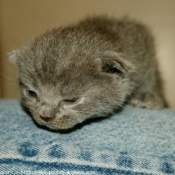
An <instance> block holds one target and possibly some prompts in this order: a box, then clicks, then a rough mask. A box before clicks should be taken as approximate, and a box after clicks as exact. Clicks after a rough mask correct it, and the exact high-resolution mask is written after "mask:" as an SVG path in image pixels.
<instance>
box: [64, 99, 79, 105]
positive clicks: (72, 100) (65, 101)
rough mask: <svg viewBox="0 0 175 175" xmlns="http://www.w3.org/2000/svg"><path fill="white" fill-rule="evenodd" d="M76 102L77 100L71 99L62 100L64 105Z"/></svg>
mask: <svg viewBox="0 0 175 175" xmlns="http://www.w3.org/2000/svg"><path fill="white" fill-rule="evenodd" d="M78 100H79V98H72V99H65V100H63V102H64V103H65V104H68V105H69V104H70V105H71V104H75V103H76V102H78Z"/></svg>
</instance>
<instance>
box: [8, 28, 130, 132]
mask: <svg viewBox="0 0 175 175" xmlns="http://www.w3.org/2000/svg"><path fill="white" fill-rule="evenodd" d="M110 37H111V36H110ZM109 40H110V39H109V38H108V37H107V36H105V35H102V34H101V33H99V32H97V31H95V30H94V29H87V28H86V29H84V28H83V27H82V28H81V27H67V28H63V29H57V30H52V31H50V32H46V33H45V34H44V35H42V36H40V37H38V38H36V39H35V40H34V41H32V42H31V43H30V44H29V45H27V46H25V47H23V48H21V49H20V50H17V51H13V52H12V53H11V54H10V58H11V60H12V61H13V62H14V63H15V64H16V66H17V67H18V72H19V84H20V92H21V102H22V104H23V106H24V107H26V108H27V109H28V110H29V111H30V112H31V114H32V116H33V118H34V119H35V121H36V122H37V123H38V124H40V125H45V126H47V127H48V128H50V129H67V128H72V127H73V126H75V125H76V124H78V123H81V122H83V121H84V120H86V119H88V118H92V117H98V116H107V115H109V114H111V113H113V111H114V110H116V109H118V108H119V107H121V106H122V105H123V103H124V101H125V99H126V97H127V95H128V93H129V92H130V89H131V84H130V83H129V74H130V70H132V68H131V67H132V66H131V65H130V64H129V63H128V62H127V61H124V59H123V55H121V54H119V53H118V52H117V51H116V46H114V45H113V44H112V43H111V42H109Z"/></svg>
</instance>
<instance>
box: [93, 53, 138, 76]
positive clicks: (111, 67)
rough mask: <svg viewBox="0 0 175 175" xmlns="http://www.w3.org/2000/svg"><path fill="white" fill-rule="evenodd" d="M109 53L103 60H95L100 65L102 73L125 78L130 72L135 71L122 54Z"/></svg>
mask: <svg viewBox="0 0 175 175" xmlns="http://www.w3.org/2000/svg"><path fill="white" fill-rule="evenodd" d="M107 53H108V52H107ZM107 53H106V54H105V55H104V56H103V57H102V58H97V59H95V62H96V63H97V64H98V65H100V70H101V71H102V72H105V73H109V74H116V75H118V76H120V77H122V78H123V77H125V76H126V75H127V74H128V73H129V72H133V71H134V70H135V67H134V66H133V65H132V64H131V63H130V62H129V61H127V60H126V59H125V58H124V56H122V55H121V54H118V53H111V52H109V53H108V54H107Z"/></svg>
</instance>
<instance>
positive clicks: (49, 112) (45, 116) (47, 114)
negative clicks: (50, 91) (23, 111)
mask: <svg viewBox="0 0 175 175" xmlns="http://www.w3.org/2000/svg"><path fill="white" fill-rule="evenodd" d="M39 115H40V118H41V119H42V120H44V121H45V122H48V121H49V120H50V119H52V118H54V117H55V111H54V109H52V108H50V107H44V108H41V109H40V111H39Z"/></svg>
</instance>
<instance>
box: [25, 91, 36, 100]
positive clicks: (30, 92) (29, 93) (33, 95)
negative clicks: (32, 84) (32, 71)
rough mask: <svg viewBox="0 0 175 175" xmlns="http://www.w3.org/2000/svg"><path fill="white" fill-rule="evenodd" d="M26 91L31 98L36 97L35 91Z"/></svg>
mask: <svg viewBox="0 0 175 175" xmlns="http://www.w3.org/2000/svg"><path fill="white" fill-rule="evenodd" d="M27 93H28V95H29V96H31V97H33V98H37V93H36V92H34V91H32V90H27Z"/></svg>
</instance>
